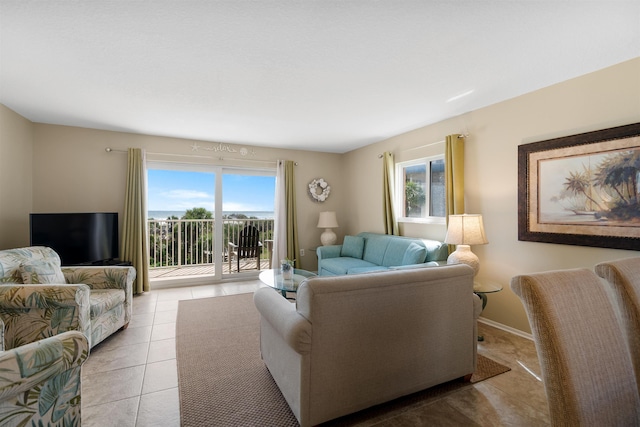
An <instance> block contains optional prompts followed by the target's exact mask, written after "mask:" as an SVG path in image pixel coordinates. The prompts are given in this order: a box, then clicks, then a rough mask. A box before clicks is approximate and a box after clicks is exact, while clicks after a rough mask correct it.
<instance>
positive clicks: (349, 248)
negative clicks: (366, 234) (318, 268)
mask: <svg viewBox="0 0 640 427" xmlns="http://www.w3.org/2000/svg"><path fill="white" fill-rule="evenodd" d="M363 252H364V238H363V237H360V236H344V242H343V243H342V249H341V250H340V256H347V257H351V258H357V259H362V253H363Z"/></svg>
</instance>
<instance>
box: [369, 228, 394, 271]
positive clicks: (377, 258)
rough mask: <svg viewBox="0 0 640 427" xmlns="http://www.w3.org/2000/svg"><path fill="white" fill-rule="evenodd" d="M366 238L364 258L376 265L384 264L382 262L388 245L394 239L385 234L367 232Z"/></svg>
mask: <svg viewBox="0 0 640 427" xmlns="http://www.w3.org/2000/svg"><path fill="white" fill-rule="evenodd" d="M365 238H366V242H365V243H364V253H363V254H362V259H363V260H365V261H369V262H370V263H373V264H375V265H384V264H383V262H382V261H383V260H384V254H385V253H386V252H387V246H388V245H389V242H390V241H391V240H392V239H390V238H389V236H387V235H385V234H379V235H376V234H367V235H366V236H365Z"/></svg>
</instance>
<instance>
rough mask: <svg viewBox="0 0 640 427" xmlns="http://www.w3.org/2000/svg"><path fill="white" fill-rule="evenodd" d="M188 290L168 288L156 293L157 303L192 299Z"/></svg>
mask: <svg viewBox="0 0 640 427" xmlns="http://www.w3.org/2000/svg"><path fill="white" fill-rule="evenodd" d="M192 298H193V295H192V294H191V289H190V288H170V289H163V290H159V291H158V302H162V301H177V300H182V299H192Z"/></svg>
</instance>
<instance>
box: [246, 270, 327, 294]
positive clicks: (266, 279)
mask: <svg viewBox="0 0 640 427" xmlns="http://www.w3.org/2000/svg"><path fill="white" fill-rule="evenodd" d="M315 275H316V274H315V273H312V272H310V271H307V270H302V269H300V268H294V269H293V274H292V275H291V278H290V279H288V278H287V279H285V278H284V277H282V273H281V272H280V269H269V270H264V271H263V272H261V273H260V276H258V277H259V278H260V281H261V282H262V283H264V284H265V285H268V286H271V287H272V288H274V289H277V290H279V291H283V292H297V291H298V286H300V284H301V283H302V282H304V280H305V279H307V278H308V277H313V276H315Z"/></svg>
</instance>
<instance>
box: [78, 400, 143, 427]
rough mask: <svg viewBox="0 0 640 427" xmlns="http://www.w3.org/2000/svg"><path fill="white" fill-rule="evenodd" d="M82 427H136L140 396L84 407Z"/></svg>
mask: <svg viewBox="0 0 640 427" xmlns="http://www.w3.org/2000/svg"><path fill="white" fill-rule="evenodd" d="M82 399H83V404H82V427H111V426H113V427H135V425H136V418H137V416H138V402H139V401H140V396H135V397H130V398H128V399H122V400H117V401H115V402H109V403H104V404H102V405H94V406H89V407H86V408H85V407H84V397H83V398H82Z"/></svg>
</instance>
